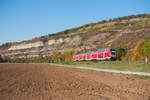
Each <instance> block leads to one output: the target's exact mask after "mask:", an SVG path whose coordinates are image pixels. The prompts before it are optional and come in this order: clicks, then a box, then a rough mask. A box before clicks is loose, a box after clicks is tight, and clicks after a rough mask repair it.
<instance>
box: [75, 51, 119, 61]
mask: <svg viewBox="0 0 150 100" xmlns="http://www.w3.org/2000/svg"><path fill="white" fill-rule="evenodd" d="M116 58H117V56H116V50H115V49H114V48H105V49H101V50H97V51H90V52H86V53H80V54H77V55H74V56H73V61H74V62H76V61H103V60H116Z"/></svg>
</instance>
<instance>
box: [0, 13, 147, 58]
mask: <svg viewBox="0 0 150 100" xmlns="http://www.w3.org/2000/svg"><path fill="white" fill-rule="evenodd" d="M146 39H150V15H146V16H145V15H144V16H132V17H131V16H129V18H126V17H123V18H117V19H112V20H109V21H101V22H98V23H91V24H87V25H84V26H81V27H78V28H74V29H70V30H65V31H62V32H59V33H56V34H50V35H48V36H43V37H39V38H35V39H33V40H27V41H22V42H15V43H6V44H3V45H1V46H0V55H2V56H7V57H17V58H23V57H35V56H50V55H53V54H54V53H55V52H56V51H58V52H61V53H64V52H66V51H68V50H75V51H81V50H91V49H100V48H105V47H111V46H112V47H117V46H120V45H124V46H127V47H128V48H129V50H132V49H133V48H134V47H135V45H136V44H137V42H138V41H140V40H146Z"/></svg>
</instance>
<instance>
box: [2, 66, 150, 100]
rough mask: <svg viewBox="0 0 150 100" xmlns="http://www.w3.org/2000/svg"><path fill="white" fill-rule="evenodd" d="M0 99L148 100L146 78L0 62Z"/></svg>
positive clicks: (148, 91) (149, 89)
mask: <svg viewBox="0 0 150 100" xmlns="http://www.w3.org/2000/svg"><path fill="white" fill-rule="evenodd" d="M0 100H150V80H149V79H139V78H134V77H131V76H130V77H129V76H124V75H119V74H110V73H105V72H96V71H88V70H79V69H71V68H63V67H54V66H51V65H46V64H0Z"/></svg>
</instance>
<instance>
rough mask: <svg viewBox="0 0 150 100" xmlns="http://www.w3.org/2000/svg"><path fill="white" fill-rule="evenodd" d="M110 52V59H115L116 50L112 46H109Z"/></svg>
mask: <svg viewBox="0 0 150 100" xmlns="http://www.w3.org/2000/svg"><path fill="white" fill-rule="evenodd" d="M110 53H111V60H116V59H117V56H116V50H115V49H114V48H111V49H110Z"/></svg>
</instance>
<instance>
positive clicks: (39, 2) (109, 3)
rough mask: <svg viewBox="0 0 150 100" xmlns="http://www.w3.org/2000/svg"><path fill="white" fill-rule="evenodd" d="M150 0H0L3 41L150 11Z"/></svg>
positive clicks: (0, 26)
mask: <svg viewBox="0 0 150 100" xmlns="http://www.w3.org/2000/svg"><path fill="white" fill-rule="evenodd" d="M149 5H150V0H0V44H2V43H5V42H14V41H16V42H19V41H22V40H29V39H32V38H35V37H39V36H43V35H47V34H51V33H56V32H59V31H62V30H65V29H69V28H74V27H77V26H81V25H84V24H88V23H92V22H98V21H101V20H104V19H105V20H108V19H110V18H115V17H122V16H127V15H132V14H143V13H147V14H149V13H150V6H149Z"/></svg>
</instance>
